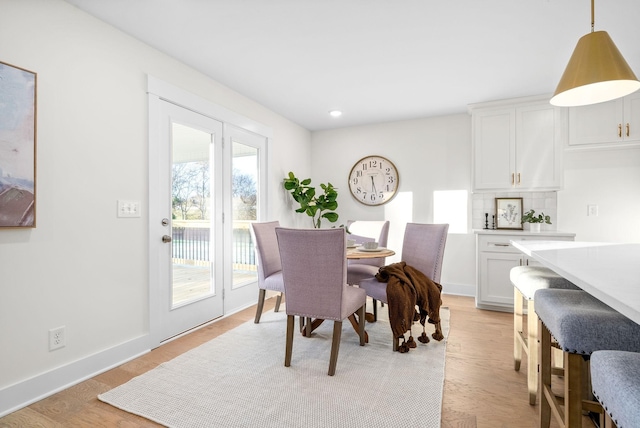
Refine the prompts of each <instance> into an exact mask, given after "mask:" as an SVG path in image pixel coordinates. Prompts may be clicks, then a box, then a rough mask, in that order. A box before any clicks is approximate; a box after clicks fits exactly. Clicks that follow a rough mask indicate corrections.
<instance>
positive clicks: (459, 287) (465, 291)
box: [442, 284, 476, 297]
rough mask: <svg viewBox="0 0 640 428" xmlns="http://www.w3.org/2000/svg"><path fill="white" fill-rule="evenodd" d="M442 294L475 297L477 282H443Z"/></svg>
mask: <svg viewBox="0 0 640 428" xmlns="http://www.w3.org/2000/svg"><path fill="white" fill-rule="evenodd" d="M442 294H455V295H456V296H470V297H475V296H476V286H475V284H471V285H470V284H442Z"/></svg>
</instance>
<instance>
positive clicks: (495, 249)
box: [476, 232, 575, 312]
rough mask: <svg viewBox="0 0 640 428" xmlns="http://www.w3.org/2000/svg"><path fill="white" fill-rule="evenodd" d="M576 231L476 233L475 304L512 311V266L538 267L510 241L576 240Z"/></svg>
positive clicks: (483, 307) (484, 307) (490, 308)
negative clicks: (510, 275) (574, 232)
mask: <svg viewBox="0 0 640 428" xmlns="http://www.w3.org/2000/svg"><path fill="white" fill-rule="evenodd" d="M574 238H575V234H572V233H561V232H540V233H527V232H519V233H518V232H514V233H510V234H506V233H504V232H477V233H476V252H477V262H476V281H477V289H476V307H478V308H480V309H489V310H495V311H504V312H513V285H512V284H511V280H510V279H509V273H510V271H511V268H514V267H516V266H537V265H539V263H537V262H536V261H535V260H533V259H531V258H529V257H527V256H525V255H524V254H522V253H521V252H520V251H519V250H518V249H516V248H514V247H513V245H511V240H514V241H524V240H545V241H573V240H574Z"/></svg>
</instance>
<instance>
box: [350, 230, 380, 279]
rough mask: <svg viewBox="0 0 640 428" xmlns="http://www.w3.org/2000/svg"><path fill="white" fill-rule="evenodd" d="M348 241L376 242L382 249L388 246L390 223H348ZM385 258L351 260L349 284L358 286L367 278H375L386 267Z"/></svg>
mask: <svg viewBox="0 0 640 428" xmlns="http://www.w3.org/2000/svg"><path fill="white" fill-rule="evenodd" d="M347 229H348V230H349V232H350V233H349V234H348V235H347V238H348V239H353V240H354V241H356V244H362V243H364V242H372V241H375V242H377V243H378V245H379V246H380V247H386V246H387V238H388V236H389V221H353V220H349V221H348V222H347ZM384 262H385V258H384V257H376V258H374V259H355V260H349V261H348V264H347V283H348V284H358V283H360V281H361V280H363V279H365V278H373V277H374V276H375V274H376V273H378V269H380V267H381V266H384Z"/></svg>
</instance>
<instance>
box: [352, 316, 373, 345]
mask: <svg viewBox="0 0 640 428" xmlns="http://www.w3.org/2000/svg"><path fill="white" fill-rule="evenodd" d="M364 319H365V320H366V319H367V316H366V315H365V317H364ZM349 321H350V322H351V326H352V327H353V329H354V330H355V331H356V333H358V320H357V319H356V314H351V315H349ZM364 341H365V343H369V334H368V333H367V332H366V331H365V332H364Z"/></svg>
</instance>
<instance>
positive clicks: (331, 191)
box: [284, 172, 338, 229]
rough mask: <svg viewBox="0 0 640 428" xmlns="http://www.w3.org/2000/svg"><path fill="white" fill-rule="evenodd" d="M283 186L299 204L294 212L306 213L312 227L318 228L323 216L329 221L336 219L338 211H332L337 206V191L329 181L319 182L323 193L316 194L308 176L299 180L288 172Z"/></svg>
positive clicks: (332, 221) (333, 221)
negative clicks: (310, 219) (325, 182)
mask: <svg viewBox="0 0 640 428" xmlns="http://www.w3.org/2000/svg"><path fill="white" fill-rule="evenodd" d="M284 188H285V189H286V190H288V191H289V192H291V196H293V200H295V201H296V202H297V203H299V204H300V208H298V209H296V212H297V213H307V215H308V216H309V217H311V218H312V220H313V227H314V228H316V229H319V228H320V226H321V225H322V219H323V218H324V219H327V220H328V221H330V222H331V223H335V222H336V221H338V213H336V212H334V211H335V210H336V209H337V208H338V201H337V199H338V192H337V190H336V188H335V187H333V185H332V184H331V183H327V184H320V188H321V189H322V191H323V193H322V194H319V195H316V189H315V187H313V186H311V179H310V178H307V179H305V180H302V181H300V180H299V179H298V178H297V177H296V176H295V175H294V174H293V172H289V177H287V178H285V179H284Z"/></svg>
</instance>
